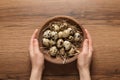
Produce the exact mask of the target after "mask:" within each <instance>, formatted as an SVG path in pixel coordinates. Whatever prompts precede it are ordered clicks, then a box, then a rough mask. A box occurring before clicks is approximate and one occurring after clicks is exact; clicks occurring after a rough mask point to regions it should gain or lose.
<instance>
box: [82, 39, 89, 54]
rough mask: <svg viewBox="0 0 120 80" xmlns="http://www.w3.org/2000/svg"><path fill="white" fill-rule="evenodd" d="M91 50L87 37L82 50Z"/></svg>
mask: <svg viewBox="0 0 120 80" xmlns="http://www.w3.org/2000/svg"><path fill="white" fill-rule="evenodd" d="M88 50H89V46H88V39H85V40H84V42H83V48H82V52H87V51H88Z"/></svg>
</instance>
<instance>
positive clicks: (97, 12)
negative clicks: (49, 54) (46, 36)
mask: <svg viewBox="0 0 120 80" xmlns="http://www.w3.org/2000/svg"><path fill="white" fill-rule="evenodd" d="M56 15H67V16H72V17H74V18H75V19H77V20H78V21H79V23H81V24H82V25H83V27H84V28H86V29H88V30H89V32H90V33H91V35H92V38H93V42H94V50H95V51H94V54H93V61H92V65H91V76H92V80H120V0H0V80H28V79H29V76H30V69H31V65H30V58H29V53H28V46H29V40H30V37H31V35H32V33H33V31H34V30H35V29H36V28H39V27H40V26H41V23H43V22H44V21H46V20H47V19H48V18H50V17H53V16H56ZM67 79H68V80H78V79H79V77H78V72H77V68H76V62H73V63H71V64H66V65H55V64H51V63H48V62H46V63H45V71H44V76H43V80H67Z"/></svg>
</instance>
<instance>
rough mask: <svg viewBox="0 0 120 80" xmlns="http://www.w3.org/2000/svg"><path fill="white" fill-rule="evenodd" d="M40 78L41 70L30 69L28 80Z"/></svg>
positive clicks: (39, 79) (38, 79)
mask: <svg viewBox="0 0 120 80" xmlns="http://www.w3.org/2000/svg"><path fill="white" fill-rule="evenodd" d="M41 78H42V70H39V69H32V71H31V77H30V80H41Z"/></svg>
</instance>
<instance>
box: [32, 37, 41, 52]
mask: <svg viewBox="0 0 120 80" xmlns="http://www.w3.org/2000/svg"><path fill="white" fill-rule="evenodd" d="M33 50H34V53H35V54H37V53H38V54H40V50H39V44H38V40H37V39H34V41H33Z"/></svg>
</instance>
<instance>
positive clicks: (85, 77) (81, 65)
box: [77, 29, 93, 80]
mask: <svg viewBox="0 0 120 80" xmlns="http://www.w3.org/2000/svg"><path fill="white" fill-rule="evenodd" d="M85 32H86V35H87V39H85V40H84V42H83V49H82V52H81V53H80V54H79V55H78V60H77V67H78V70H79V73H80V78H81V80H90V71H89V67H90V63H91V59H92V52H93V46H92V39H91V36H90V34H89V32H88V31H87V30H86V29H85Z"/></svg>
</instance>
